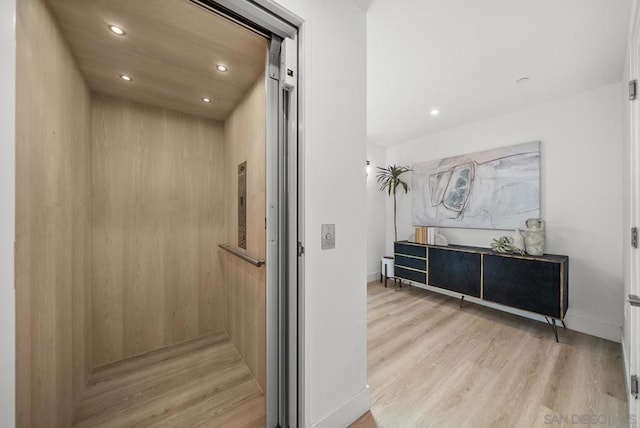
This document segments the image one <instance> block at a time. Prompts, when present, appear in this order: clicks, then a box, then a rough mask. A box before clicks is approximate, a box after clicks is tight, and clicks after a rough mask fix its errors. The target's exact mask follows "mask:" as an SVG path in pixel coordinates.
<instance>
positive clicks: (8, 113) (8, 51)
mask: <svg viewBox="0 0 640 428" xmlns="http://www.w3.org/2000/svg"><path fill="white" fill-rule="evenodd" d="M15 8H16V2H15V0H3V1H1V2H0V94H2V96H1V97H0V332H1V334H0V420H1V421H2V426H6V427H11V426H14V425H15V392H14V391H15V293H14V288H13V287H14V282H13V240H14V237H15V230H14V227H15V226H14V225H15V221H14V212H15V190H14V189H15V65H16V63H15V58H16V52H15V49H16V31H15V10H16V9H15Z"/></svg>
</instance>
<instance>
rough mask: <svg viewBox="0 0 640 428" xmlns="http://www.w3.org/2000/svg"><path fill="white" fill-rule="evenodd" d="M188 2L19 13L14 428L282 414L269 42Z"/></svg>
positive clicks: (283, 165)
mask: <svg viewBox="0 0 640 428" xmlns="http://www.w3.org/2000/svg"><path fill="white" fill-rule="evenodd" d="M202 6H203V4H201V3H200V2H190V1H187V0H183V1H174V2H162V4H160V3H158V2H151V1H140V2H124V1H102V0H94V1H90V2H86V1H75V0H74V1H68V0H65V1H62V0H28V1H24V2H19V3H18V77H17V88H18V97H17V98H18V107H17V210H16V211H17V218H18V220H17V231H16V235H17V239H16V241H17V256H16V257H17V263H16V266H17V273H16V292H17V310H18V314H17V342H18V349H17V357H18V358H17V360H18V363H17V365H18V367H17V374H18V378H17V384H18V391H17V413H18V425H19V426H37V425H40V424H43V423H51V421H55V423H54V424H55V425H56V426H69V425H72V424H73V425H77V426H99V425H100V423H101V421H102V422H111V423H113V421H115V420H121V421H122V423H123V424H125V425H132V424H138V423H139V424H149V425H155V424H162V423H165V424H169V425H170V424H173V423H178V424H180V423H182V424H194V423H197V421H198V419H197V418H204V419H202V420H207V421H209V423H211V422H212V421H213V419H212V418H213V417H214V416H215V417H216V418H218V421H219V422H220V423H221V424H224V423H226V422H229V421H239V420H242V421H243V425H248V426H254V425H255V426H264V425H267V426H275V425H277V424H278V421H281V420H284V419H286V418H287V414H288V413H289V412H293V413H295V411H296V410H295V409H292V408H291V406H290V404H289V406H287V403H289V401H288V399H289V397H290V396H289V395H287V394H288V392H289V391H288V389H287V385H288V384H289V382H290V379H288V378H287V374H288V373H290V367H291V364H292V363H291V362H288V361H287V359H286V358H285V357H286V355H287V352H288V350H289V348H288V347H289V346H291V340H292V339H291V338H290V339H289V341H288V340H287V335H288V334H289V331H290V330H289V328H290V326H291V323H289V322H288V321H287V319H290V318H288V317H287V316H285V315H284V314H285V313H287V312H286V311H287V310H288V309H290V306H291V305H290V304H289V300H288V299H289V298H291V296H290V294H288V293H287V292H286V291H287V290H288V288H287V287H288V286H289V282H288V279H289V274H290V273H291V272H295V269H294V270H290V269H291V264H290V263H289V262H290V259H289V256H290V254H291V252H292V249H291V248H290V247H289V246H288V245H286V244H287V243H289V242H290V241H291V237H290V236H289V234H288V231H289V230H290V228H291V227H292V226H294V225H295V221H296V218H295V217H289V216H286V215H285V213H286V212H287V210H288V209H289V208H290V201H289V200H285V199H284V198H285V196H284V195H286V194H287V190H288V187H287V186H288V181H287V179H283V177H289V176H290V175H293V176H295V173H293V172H292V171H290V166H291V165H289V164H287V162H286V159H287V158H286V155H287V153H286V151H283V150H282V148H283V147H285V148H286V147H288V145H287V142H286V141H284V140H283V136H284V135H285V132H284V129H283V128H285V127H286V125H285V122H284V120H285V118H286V117H290V115H288V114H286V113H287V112H286V111H285V107H287V106H291V100H292V99H293V100H294V101H295V98H294V97H291V96H290V94H289V95H287V93H285V92H283V89H282V84H281V82H280V80H281V79H279V78H280V73H279V65H280V47H281V42H282V40H281V39H280V38H278V37H277V36H275V35H273V34H271V33H270V32H268V31H265V30H264V28H262V27H252V26H251V25H249V24H247V22H246V21H242V22H240V20H238V19H236V17H235V16H233V13H231V12H232V11H230V10H229V9H223V15H221V14H220V13H219V12H220V11H219V10H217V9H216V10H213V9H212V8H211V7H206V8H204V7H202ZM204 6H212V5H211V4H208V5H204ZM223 30H224V31H223ZM274 67H275V68H277V69H278V70H277V71H274ZM273 73H275V76H274V75H273ZM274 82H275V83H274ZM274 94H275V97H274ZM274 99H275V100H274ZM294 106H295V103H294ZM274 123H275V124H276V126H274ZM274 137H275V138H274ZM294 171H295V169H294ZM294 302H295V300H294ZM293 320H295V317H294V318H293ZM294 339H295V337H294ZM189 379H191V380H189ZM216 403H217V404H216ZM118 418H121V419H118ZM190 418H196V419H190Z"/></svg>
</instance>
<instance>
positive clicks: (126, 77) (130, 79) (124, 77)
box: [120, 74, 133, 82]
mask: <svg viewBox="0 0 640 428" xmlns="http://www.w3.org/2000/svg"><path fill="white" fill-rule="evenodd" d="M120 78H121V79H122V80H126V81H127V82H131V81H132V80H133V77H131V76H128V75H126V74H121V75H120Z"/></svg>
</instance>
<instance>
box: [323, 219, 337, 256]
mask: <svg viewBox="0 0 640 428" xmlns="http://www.w3.org/2000/svg"><path fill="white" fill-rule="evenodd" d="M320 230H321V233H322V249H323V250H328V249H331V248H336V225H335V224H323V225H322V227H321V228H320Z"/></svg>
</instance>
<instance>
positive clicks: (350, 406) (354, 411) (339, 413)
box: [311, 277, 379, 428]
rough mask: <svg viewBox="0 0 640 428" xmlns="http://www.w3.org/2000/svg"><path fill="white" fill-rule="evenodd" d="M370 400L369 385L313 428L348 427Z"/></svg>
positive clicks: (313, 425) (365, 408) (362, 411)
mask: <svg viewBox="0 0 640 428" xmlns="http://www.w3.org/2000/svg"><path fill="white" fill-rule="evenodd" d="M378 278H379V277H378ZM370 402H371V395H370V392H369V385H367V386H366V387H365V388H363V389H362V390H361V391H360V392H358V393H357V394H356V395H354V396H353V397H351V399H350V400H349V401H347V402H346V403H344V404H343V405H342V406H340V407H338V408H337V409H336V410H334V411H333V412H332V413H331V414H329V415H328V416H325V417H324V418H322V419H321V420H319V421H318V422H316V423H314V424H312V425H311V426H312V427H313V428H336V427H347V426H349V425H351V424H352V423H353V422H355V421H356V420H358V418H359V417H360V416H362V415H364V414H365V413H366V412H367V411H368V410H369V406H370Z"/></svg>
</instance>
